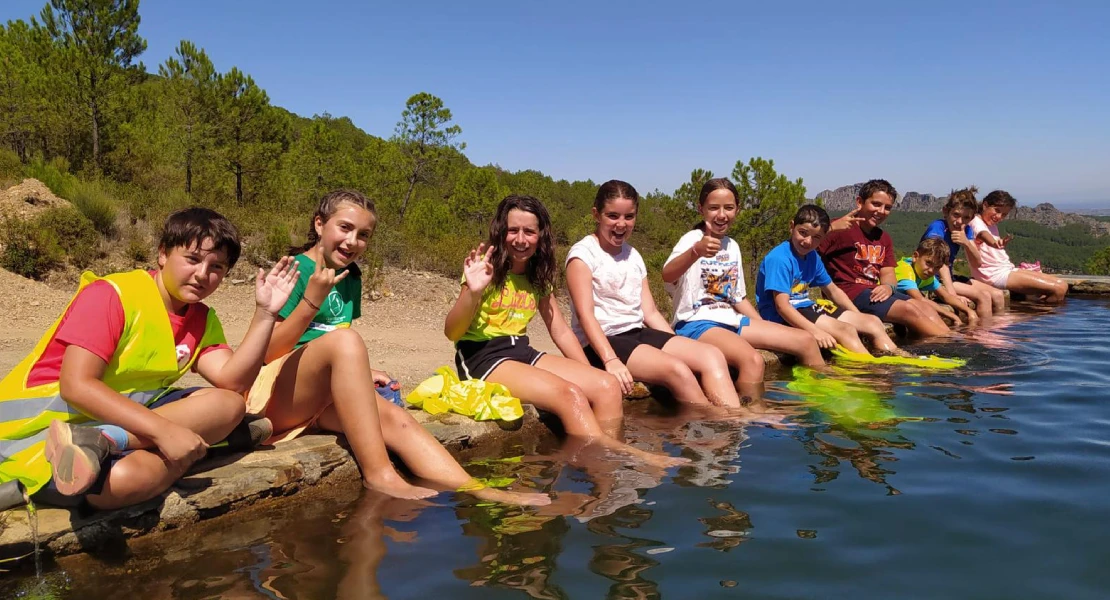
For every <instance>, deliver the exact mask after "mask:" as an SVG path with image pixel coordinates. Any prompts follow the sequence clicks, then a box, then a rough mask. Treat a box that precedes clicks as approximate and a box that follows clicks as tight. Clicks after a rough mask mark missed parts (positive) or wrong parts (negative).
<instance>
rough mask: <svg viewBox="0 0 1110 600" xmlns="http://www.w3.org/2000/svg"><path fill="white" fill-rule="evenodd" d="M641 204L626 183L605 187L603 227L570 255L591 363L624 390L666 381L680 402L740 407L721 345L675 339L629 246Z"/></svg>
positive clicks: (577, 313) (576, 309)
mask: <svg viewBox="0 0 1110 600" xmlns="http://www.w3.org/2000/svg"><path fill="white" fill-rule="evenodd" d="M639 203H640V195H639V194H638V193H636V189H635V188H633V187H632V186H631V185H629V184H628V183H625V182H623V181H617V180H612V181H607V182H605V183H603V184H602V185H601V187H600V188H598V190H597V197H596V198H595V199H594V207H593V217H594V220H595V221H597V228H596V229H595V230H594V233H592V234H590V235H588V236H586V237H584V238H582V240H580V241H579V242H578V243H576V244H575V245H574V246H572V247H571V249H570V253H569V254H568V255H567V263H566V264H567V287H568V288H569V289H570V298H571V305H572V307H573V318H572V320H571V327H572V329H573V330H574V333H575V335H576V336H577V337H578V341H579V343H581V344H582V345H583V346H585V351H586V357H587V358H588V359H589V361H590V363H591V364H593V365H595V366H597V367H599V368H604V369H605V370H606V371H608V372H609V373H611V374H613V376H615V377H616V378H617V380H618V381H619V382H620V384H621V387H622V388H623V389H624V390H625V393H628V392H630V391H631V390H632V383H633V381H634V380H640V381H645V382H647V383H652V384H658V385H663V386H665V387H666V388H667V389H669V390H670V391H671V393H672V394H674V397H675V398H676V399H677V400H678V401H680V402H685V403H690V404H705V403H707V402H711V403H713V404H717V405H723V406H733V407H737V406H740V399H739V397H738V396H737V395H736V389H735V388H734V387H733V385H732V378H731V377H730V376H729V372H728V364H727V363H726V362H725V357H724V355H723V354H721V352H720V350H717V349H716V348H714V347H713V346H709V345H707V344H702V343H699V342H695V341H694V340H691V339H688V338H683V337H678V336H675V334H674V332H673V331H672V330H671V327H670V325H669V324H668V323H667V319H666V318H665V317H664V316H663V315H662V314H661V313H660V312H659V309H658V308H656V306H655V300H654V299H653V298H652V297H651V288H650V287H649V286H648V282H647V267H646V266H645V265H644V261H643V259H642V258H640V253H639V252H637V251H636V249H635V248H633V247H632V246H629V245H628V238H629V236H631V235H632V230H633V228H635V226H636V210H637V208H638V207H639ZM695 373H696V374H697V376H695ZM699 378H700V380H701V384H700V385H699V383H698V380H699Z"/></svg>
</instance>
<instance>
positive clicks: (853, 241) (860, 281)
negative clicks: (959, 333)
mask: <svg viewBox="0 0 1110 600" xmlns="http://www.w3.org/2000/svg"><path fill="white" fill-rule="evenodd" d="M897 196H898V192H897V191H895V189H894V186H892V185H890V182H888V181H886V180H883V179H872V180H871V181H868V182H867V183H865V184H863V187H862V188H860V191H859V196H858V197H857V198H856V209H855V210H853V211H852V212H850V213H848V214H847V215H844V216H843V217H841V218H839V219H837V220H835V221H833V224H832V227H831V229H830V232H829V235H828V236H826V237H825V240H824V241H823V242H821V246H820V247H819V248H818V249H817V252H818V253H819V254H820V255H821V258H822V260H824V262H825V269H826V270H827V271H828V272H829V276H830V277H832V280H833V283H835V284H836V285H837V287H839V288H840V289H842V290H844V293H846V294H848V297H849V298H851V299H852V302H853V303H854V304H855V305H856V308H858V309H859V310H860V312H863V313H867V314H872V315H875V316H877V317H879V318H880V319H882V320H883V321H886V322H889V323H901V324H902V325H905V326H906V327H908V328H909V329H910V330H911V331H913V332H915V333H919V334H921V335H924V336H931V335H940V334H942V333H946V332H947V331H948V326H947V325H945V324H944V321H942V320H941V319H940V317H939V316H937V315H936V311H933V310H927V309H926V307H924V306H921V303H922V301H921V300H914V299H912V298H910V297H909V296H907V295H905V294H903V293H901V292H897V291H895V289H894V288H895V286H897V285H898V279H897V278H896V277H895V275H894V265H895V264H896V263H897V257H896V256H895V254H894V243H893V242H892V241H891V239H890V235H889V234H887V233H886V232H885V231H883V230H882V229H880V228H879V225H882V224H883V221H886V218H887V216H889V215H890V210H891V208H893V206H894V198H895V197H897Z"/></svg>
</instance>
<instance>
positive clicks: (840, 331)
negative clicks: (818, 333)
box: [829, 321, 856, 338]
mask: <svg viewBox="0 0 1110 600" xmlns="http://www.w3.org/2000/svg"><path fill="white" fill-rule="evenodd" d="M829 329H831V330H832V331H830V333H832V334H833V337H838V338H839V337H851V336H852V335H854V334H855V333H856V328H855V327H852V326H851V325H850V324H849V323H844V322H843V321H837V322H836V323H833V324H832V326H831V327H829Z"/></svg>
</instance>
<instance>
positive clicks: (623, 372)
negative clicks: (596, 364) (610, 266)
mask: <svg viewBox="0 0 1110 600" xmlns="http://www.w3.org/2000/svg"><path fill="white" fill-rule="evenodd" d="M567 290H568V291H569V292H570V298H571V300H572V301H573V302H574V313H575V315H577V316H578V325H579V326H580V327H581V328H582V331H583V332H584V333H585V334H586V340H587V341H588V342H589V343H590V347H592V348H593V349H594V352H596V353H597V355H598V357H600V358H601V361H602V362H603V363H605V371H606V372H608V373H609V374H610V375H612V376H614V377H616V378H617V381H619V382H620V384H621V391H622V392H624V394H625V395H627V394H631V393H632V383H633V379H632V373H630V372H629V371H628V367H626V366H625V365H624V363H622V362H621V360H620V359H619V358H618V357H617V353H616V352H613V347H612V346H610V345H609V340H608V339H607V338H606V337H605V331H604V330H602V329H601V323H598V322H597V318H596V317H595V316H594V291H593V274H592V273H590V267H589V266H587V265H586V263H585V262H583V261H582V259H580V258H573V259H571V261H570V262H568V263H567Z"/></svg>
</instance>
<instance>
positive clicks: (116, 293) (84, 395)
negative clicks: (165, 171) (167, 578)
mask: <svg viewBox="0 0 1110 600" xmlns="http://www.w3.org/2000/svg"><path fill="white" fill-rule="evenodd" d="M240 249H241V246H240V243H239V234H238V232H237V231H236V230H235V227H234V226H233V225H232V224H231V223H230V222H229V221H228V220H227V219H225V218H224V217H223V216H221V215H219V214H218V213H216V212H214V211H211V210H208V209H204V208H189V209H184V210H180V211H178V212H175V213H174V214H172V215H170V217H169V218H168V219H167V220H166V224H165V226H164V227H163V230H162V238H161V241H160V242H159V246H158V269H157V270H153V271H143V270H136V271H131V272H127V273H115V274H112V275H108V276H106V277H103V278H98V277H95V276H94V275H92V273H85V274H84V275H83V276H82V278H81V286H80V288H79V289H78V291H77V294H76V296H74V298H73V300H71V301H70V304H69V306H68V307H67V308H66V311H65V312H64V313H63V314H62V316H61V317H59V318H58V320H57V321H55V323H54V324H53V325H52V326H51V327H50V329H49V330H47V332H46V333H45V335H43V337H42V339H41V340H39V342H38V344H36V346H35V349H34V350H33V351H32V352H31V354H29V355H28V356H27V357H26V358H24V359H23V360H22V361H21V362H20V363H19V364H18V365H17V366H16V367H15V369H14V370H12V372H11V373H9V374H8V375H7V376H6V377H4V379H3V381H2V382H0V484H2V483H4V482H8V481H11V480H18V481H20V482H21V483H22V484H23V485H24V486H25V487H26V489H27V492H28V493H30V494H34V493H36V492H39V491H40V490H42V492H43V493H42V494H40V496H39V498H40V499H48V498H53V499H55V500H57V499H58V497H59V494H60V495H61V496H68V497H73V498H75V499H78V500H77V502H80V501H82V500H83V501H85V502H87V503H88V504H89V505H90V506H92V507H93V508H98V509H110V508H119V507H122V506H128V505H131V504H135V503H138V502H142V501H144V500H148V499H150V498H153V497H155V496H157V495H158V494H160V493H162V492H163V491H165V490H166V489H167V488H169V486H170V485H171V484H173V482H174V481H176V480H177V479H179V478H180V477H181V476H183V475H184V474H185V472H186V471H187V470H188V469H189V467H190V466H191V465H192V464H193V463H194V462H196V461H197V460H199V459H200V458H202V457H204V455H205V452H206V450H207V448H208V446H209V445H210V444H214V443H216V442H219V441H220V440H223V439H225V438H227V437H228V436H229V434H232V435H233V437H234V436H236V435H237V436H239V437H240V438H242V436H247V437H248V438H249V437H251V435H250V433H249V432H248V431H247V430H248V429H265V428H267V427H268V423H267V422H265V421H262V422H259V423H255V424H252V425H250V426H249V427H248V426H247V425H246V424H244V423H242V421H243V414H244V412H245V409H246V405H245V403H244V402H243V397H242V395H241V394H242V393H243V392H245V391H246V390H248V389H250V387H251V384H252V382H253V381H254V378H255V375H257V373H258V370H259V368H260V367H261V366H262V360H263V357H264V355H265V352H266V347H267V344H268V343H269V340H270V335H271V333H272V331H273V326H274V322H275V317H276V315H277V314H278V311H279V310H281V307H282V306H283V305H284V304H285V301H286V300H287V299H288V297H289V294H290V293H291V292H292V290H293V286H294V283H295V282H296V279H297V269H296V268H295V267H294V266H293V263H292V260H291V259H289V258H288V257H287V258H284V259H282V260H281V261H279V262H278V263H277V265H275V266H274V268H273V269H271V270H270V272H269V273H268V274H267V273H264V272H263V271H262V270H261V269H259V271H258V275H257V278H256V281H255V288H256V290H255V302H256V305H257V306H256V310H255V313H254V318H253V319H252V321H251V324H250V327H249V329H248V330H247V333H246V335H245V336H244V338H243V343H242V344H241V345H240V346H239V349H238V350H236V351H234V352H233V351H232V350H231V349H230V348H229V347H228V345H227V341H226V340H225V339H224V332H223V327H222V326H221V325H220V321H219V319H217V318H216V314H215V311H212V310H210V309H209V308H208V307H207V306H205V305H204V304H202V302H201V301H202V300H204V299H205V298H206V297H208V296H209V295H210V294H211V293H212V292H214V291H215V290H216V288H217V287H219V285H220V282H222V281H223V279H224V277H225V276H226V275H227V272H228V270H230V269H231V267H233V266H234V265H235V261H236V260H238V258H239V253H240ZM189 371H194V372H196V373H199V374H200V375H201V376H202V377H203V378H204V379H206V380H207V381H208V382H209V383H211V384H212V385H214V386H215V387H213V388H188V389H176V388H173V387H170V386H172V385H173V383H174V382H176V381H177V380H178V379H179V378H180V377H181V376H183V375H184V374H185V373H187V372H189ZM268 435H269V433H268V432H255V433H254V435H253V437H254V438H255V439H258V438H261V439H264V438H265V437H268ZM238 444H239V445H247V444H245V443H244V440H242V439H241V440H239V441H238ZM44 488H45V489H44ZM44 497H45V498H44Z"/></svg>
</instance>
